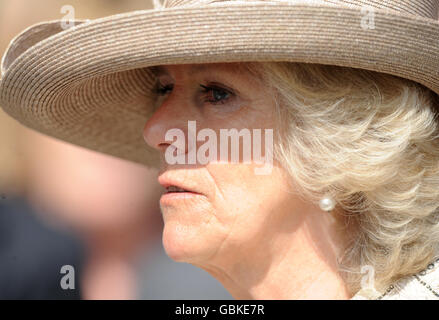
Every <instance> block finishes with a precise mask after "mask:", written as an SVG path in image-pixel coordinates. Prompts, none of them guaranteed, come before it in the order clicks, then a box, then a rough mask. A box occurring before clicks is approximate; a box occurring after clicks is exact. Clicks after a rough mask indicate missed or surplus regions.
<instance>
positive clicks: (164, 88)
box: [156, 84, 233, 105]
mask: <svg viewBox="0 0 439 320" xmlns="http://www.w3.org/2000/svg"><path fill="white" fill-rule="evenodd" d="M200 87H201V88H202V89H203V90H201V92H202V93H203V94H205V95H207V94H209V93H211V92H213V91H220V92H222V93H227V94H228V97H227V98H225V99H221V100H208V99H205V100H204V102H209V103H211V104H213V105H217V104H224V103H226V102H227V100H228V99H230V98H231V96H233V93H232V92H230V91H229V90H226V89H223V88H220V87H217V86H203V85H202V84H200ZM172 88H173V86H172V85H167V86H161V85H160V84H158V85H157V89H156V93H157V94H158V95H160V96H163V95H165V94H166V93H167V92H168V91H170V90H172Z"/></svg>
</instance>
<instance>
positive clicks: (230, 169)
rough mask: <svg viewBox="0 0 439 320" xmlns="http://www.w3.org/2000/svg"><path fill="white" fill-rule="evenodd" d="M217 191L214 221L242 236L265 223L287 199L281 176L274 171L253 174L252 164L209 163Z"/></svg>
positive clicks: (285, 186)
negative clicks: (274, 209) (265, 173)
mask: <svg viewBox="0 0 439 320" xmlns="http://www.w3.org/2000/svg"><path fill="white" fill-rule="evenodd" d="M208 167H209V171H210V174H211V175H212V176H213V177H214V179H215V181H216V185H217V187H218V190H219V192H217V196H216V197H215V199H214V201H213V207H214V209H215V215H216V220H217V221H218V223H220V224H221V225H222V227H223V229H224V230H227V232H228V236H229V237H230V236H231V235H230V233H235V232H236V236H238V237H241V238H244V237H247V235H249V234H250V232H253V231H256V230H259V229H260V228H263V227H264V225H266V220H267V216H268V215H270V214H271V212H272V211H273V208H275V207H278V206H279V205H281V204H282V202H284V200H285V199H287V198H288V195H287V193H285V192H281V190H282V189H285V190H287V188H288V186H287V184H286V183H285V181H284V179H283V176H282V175H280V174H279V173H278V172H277V171H276V170H273V172H272V174H270V175H256V174H255V170H254V169H255V165H252V164H242V163H239V164H230V163H229V164H224V165H219V164H211V165H209V166H208Z"/></svg>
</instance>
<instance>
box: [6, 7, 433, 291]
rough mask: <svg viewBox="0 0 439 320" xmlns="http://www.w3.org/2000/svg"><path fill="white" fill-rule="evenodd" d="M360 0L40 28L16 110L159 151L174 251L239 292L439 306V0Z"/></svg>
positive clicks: (9, 69) (24, 118)
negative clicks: (373, 0) (369, 3)
mask: <svg viewBox="0 0 439 320" xmlns="http://www.w3.org/2000/svg"><path fill="white" fill-rule="evenodd" d="M350 2H352V3H350V4H349V5H347V4H346V3H345V1H331V2H328V1H323V2H320V3H315V2H314V3H312V4H303V2H300V1H299V2H298V1H268V2H266V1H256V2H251V4H250V3H245V2H241V1H194V0H189V1H167V2H165V5H164V8H157V9H156V10H150V11H141V12H140V11H139V12H134V13H132V14H126V15H119V16H114V17H108V18H104V19H99V20H95V21H92V22H88V23H85V24H83V25H79V26H77V27H75V28H72V29H69V30H64V31H63V30H60V27H59V24H58V23H56V22H52V23H46V24H40V25H38V26H34V27H33V29H30V30H28V31H27V32H25V33H23V34H22V35H20V36H19V37H18V38H16V40H15V41H14V42H13V43H12V45H11V47H10V49H9V50H8V52H7V53H6V55H5V57H4V60H3V65H2V70H3V78H2V82H1V83H0V104H1V105H2V107H3V108H4V109H5V110H6V111H7V112H8V113H9V114H11V115H12V116H14V117H15V118H17V119H18V120H20V121H21V122H22V123H24V124H26V125H28V126H30V127H32V128H34V129H37V130H39V131H42V132H45V133H48V134H50V135H53V136H55V137H58V138H61V139H64V140H67V141H70V142H73V143H76V144H79V145H82V146H86V147H88V148H92V149H94V150H98V151H102V152H106V153H109V154H113V155H116V156H119V157H122V158H126V159H129V160H132V161H137V162H142V163H145V164H148V165H151V164H153V163H156V159H157V156H160V157H161V168H162V171H161V174H160V175H159V178H158V180H159V182H160V184H161V185H162V186H163V187H164V188H166V192H165V194H164V195H163V196H162V197H161V199H160V206H161V208H162V213H163V219H164V223H165V226H164V231H163V243H164V246H165V249H166V251H167V253H168V255H169V256H170V257H171V258H173V259H174V260H176V261H182V262H188V263H191V264H193V265H196V266H199V267H201V268H203V269H204V270H206V271H208V272H209V273H210V274H212V275H213V276H214V277H215V278H217V279H218V280H219V281H220V282H221V283H222V284H223V285H224V286H225V287H226V289H227V290H229V292H230V293H231V294H232V295H233V296H234V297H235V298H239V299H249V298H252V299H321V298H324V299H349V298H360V299H361V298H375V299H377V298H378V299H381V298H411V299H419V298H421V299H422V298H437V297H438V296H439V294H438V289H437V287H438V285H439V277H438V272H439V271H437V270H438V268H437V266H438V264H439V261H436V259H437V258H436V257H437V255H436V254H437V250H438V244H439V225H438V222H439V209H438V206H439V139H438V138H439V135H438V133H439V128H438V125H439V123H438V121H439V120H438V117H437V116H438V109H437V106H438V104H437V94H438V93H439V86H438V85H437V84H438V83H439V76H438V75H437V73H436V71H435V70H437V68H436V67H438V66H439V59H438V56H437V54H435V52H437V49H439V48H438V46H439V41H437V40H439V39H438V38H439V24H438V22H437V21H436V20H437V9H438V2H437V1H433V0H431V1H422V2H421V1H411V2H410V3H408V2H404V3H401V2H399V1H387V2H386V3H385V4H384V5H375V7H368V11H367V12H366V13H364V10H362V9H364V8H363V7H362V6H361V4H362V3H361V1H350ZM365 14H366V15H367V18H368V19H369V20H368V21H369V22H370V21H373V23H372V24H367V23H366V26H367V28H365V23H364V21H365V20H364V18H365V17H366V16H365ZM212 17H214V18H212ZM340 26H342V27H340ZM170 30H171V31H173V32H170ZM389 30H391V31H389ZM175 35H177V36H175ZM47 36H49V38H47ZM45 38H46V40H44V41H41V40H42V39H45ZM353 39H354V40H353ZM35 43H36V44H35ZM32 44H35V45H34V46H32V47H31V49H29V50H26V49H27V48H29V45H32ZM96 51H99V54H96ZM389 52H398V54H399V55H398V56H394V55H390V54H388V53H389ZM61 59H63V60H61ZM61 61H63V62H62V63H61ZM303 62H307V63H309V62H311V63H313V64H304V63H303ZM26 72H30V73H29V74H28V75H26ZM145 123H146V124H145ZM141 127H143V128H144V129H143V137H144V140H145V141H146V142H147V144H148V146H149V147H150V148H149V149H147V150H148V154H146V153H143V152H144V151H141V150H146V148H145V147H143V148H142V147H141V144H140V142H139V136H140V128H141ZM232 129H236V131H235V132H233V130H232ZM196 130H200V131H198V133H197V132H196ZM202 130H204V131H202ZM225 130H226V131H225ZM270 130H271V131H270ZM225 132H226V133H229V134H230V135H231V136H232V138H233V137H234V138H236V134H238V137H237V138H238V140H239V139H240V137H239V135H241V136H242V139H241V140H239V141H242V144H240V145H239V148H238V149H237V150H238V151H239V157H238V158H235V159H233V154H234V153H233V152H234V150H233V148H234V147H233V145H230V144H227V141H229V140H228V139H229V137H227V135H225V134H224V133H225ZM261 132H264V134H265V136H264V137H262V136H261V135H259V136H258V134H260V133H261ZM270 132H272V133H273V155H274V157H273V161H272V162H271V157H270V155H271V148H270V144H271V140H270ZM246 134H250V138H249V139H247V138H248V137H247V136H246ZM181 135H183V137H180V136H181ZM267 136H268V137H269V138H268V139H267ZM191 137H192V138H191ZM193 137H196V139H194V138H193ZM186 138H187V139H186ZM223 138H225V140H224V139H223ZM264 138H265V139H264ZM246 139H247V140H246ZM212 141H215V142H216V143H213V142H212ZM255 141H256V142H255ZM267 146H268V148H267ZM141 148H142V149H141ZM200 149H201V150H202V152H200ZM255 149H258V150H259V151H261V150H263V151H264V152H262V153H263V157H260V159H263V164H264V165H267V164H269V166H268V167H269V169H270V170H268V171H264V172H263V173H262V174H261V172H260V171H257V170H256V169H258V168H259V169H260V167H261V163H256V162H255V161H248V160H249V157H248V156H249V155H250V156H251V157H250V158H251V160H255V155H256V154H257V152H256V153H255ZM153 150H154V151H153ZM227 151H228V152H227ZM235 151H236V150H235ZM154 152H155V153H154ZM222 152H223V153H222ZM262 153H261V154H262ZM223 154H225V155H226V156H225V157H223V156H222V155H223ZM229 155H230V157H229ZM235 156H236V153H235ZM153 157H154V158H153ZM260 159H259V160H260ZM206 160H207V161H206ZM224 160H225V161H224ZM233 160H235V161H233ZM259 162H260V161H259Z"/></svg>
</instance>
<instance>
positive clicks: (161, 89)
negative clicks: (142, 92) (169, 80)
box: [155, 83, 173, 96]
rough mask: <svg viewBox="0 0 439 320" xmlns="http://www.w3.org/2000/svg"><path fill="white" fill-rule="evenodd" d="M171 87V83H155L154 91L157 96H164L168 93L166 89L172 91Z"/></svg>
mask: <svg viewBox="0 0 439 320" xmlns="http://www.w3.org/2000/svg"><path fill="white" fill-rule="evenodd" d="M172 88H173V85H172V84H168V85H166V86H163V85H161V84H160V83H157V85H156V90H155V92H156V93H157V94H158V95H159V96H164V95H165V94H167V93H168V91H172Z"/></svg>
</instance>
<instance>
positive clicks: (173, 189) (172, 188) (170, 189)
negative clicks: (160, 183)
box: [166, 186, 190, 193]
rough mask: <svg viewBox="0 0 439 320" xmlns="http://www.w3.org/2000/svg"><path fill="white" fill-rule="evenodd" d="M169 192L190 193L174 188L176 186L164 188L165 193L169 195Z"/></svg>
mask: <svg viewBox="0 0 439 320" xmlns="http://www.w3.org/2000/svg"><path fill="white" fill-rule="evenodd" d="M170 192H190V191H188V190H185V189H182V188H179V187H176V186H169V187H167V188H166V193H170Z"/></svg>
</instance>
